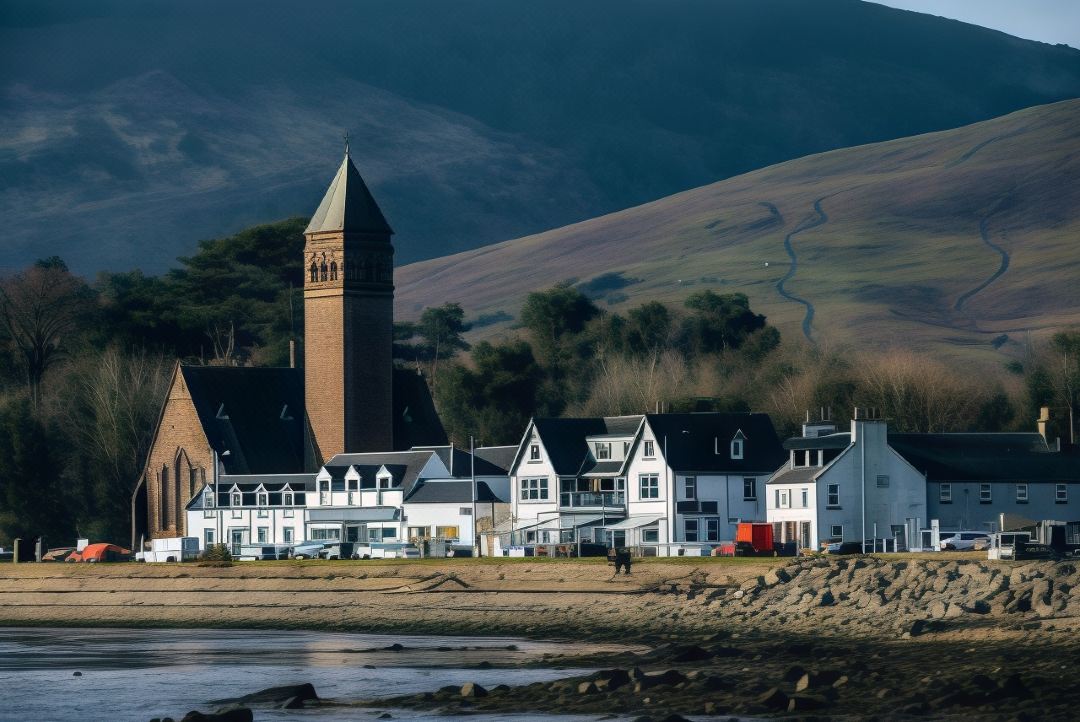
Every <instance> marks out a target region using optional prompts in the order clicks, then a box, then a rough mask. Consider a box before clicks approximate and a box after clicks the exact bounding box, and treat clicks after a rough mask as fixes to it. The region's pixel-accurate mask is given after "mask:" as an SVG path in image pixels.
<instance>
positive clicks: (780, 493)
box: [776, 489, 791, 509]
mask: <svg viewBox="0 0 1080 722" xmlns="http://www.w3.org/2000/svg"><path fill="white" fill-rule="evenodd" d="M790 507H791V492H789V491H788V490H787V489H777V490H776V508H777V509H788V508H790Z"/></svg>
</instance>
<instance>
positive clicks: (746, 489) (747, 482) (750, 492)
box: [742, 476, 757, 501]
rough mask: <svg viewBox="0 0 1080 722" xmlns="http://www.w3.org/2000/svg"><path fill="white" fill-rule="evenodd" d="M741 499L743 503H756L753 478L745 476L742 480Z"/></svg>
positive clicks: (755, 489) (754, 480)
mask: <svg viewBox="0 0 1080 722" xmlns="http://www.w3.org/2000/svg"><path fill="white" fill-rule="evenodd" d="M742 498H743V501H757V480H756V479H754V477H752V476H747V477H744V478H743V480H742Z"/></svg>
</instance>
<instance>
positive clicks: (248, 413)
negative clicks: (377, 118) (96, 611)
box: [132, 148, 446, 547]
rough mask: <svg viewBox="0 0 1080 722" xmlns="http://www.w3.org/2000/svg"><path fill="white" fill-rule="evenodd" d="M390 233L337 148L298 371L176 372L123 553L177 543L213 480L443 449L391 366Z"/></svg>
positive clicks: (313, 245)
mask: <svg viewBox="0 0 1080 722" xmlns="http://www.w3.org/2000/svg"><path fill="white" fill-rule="evenodd" d="M391 235H393V230H392V229H391V228H390V225H389V224H388V223H387V222H386V218H385V217H384V216H383V214H382V211H381V210H380V209H379V206H378V204H377V203H376V202H375V199H374V198H373V197H372V195H371V192H370V191H369V190H368V188H367V185H366V184H365V183H364V180H363V179H362V178H361V177H360V173H359V172H358V171H357V170H356V166H355V165H353V162H352V159H351V157H350V156H349V152H348V148H346V151H345V157H344V159H343V160H342V162H341V166H340V167H339V168H338V171H337V174H336V175H335V176H334V179H333V181H331V183H330V187H329V189H328V190H327V191H326V195H325V196H324V197H323V200H322V202H321V203H320V204H319V207H318V209H317V210H316V211H315V215H314V216H313V217H312V219H311V223H310V224H308V227H307V229H306V230H305V231H304V236H305V239H306V243H305V248H304V257H303V259H297V262H298V263H302V264H303V267H304V368H303V369H298V368H295V367H288V368H260V367H237V366H205V365H193V364H186V363H177V364H176V366H175V367H174V370H173V374H172V379H171V381H170V385H169V392H168V395H167V397H166V400H165V403H164V405H163V407H162V410H161V414H160V416H159V417H158V423H157V429H156V431H155V433H154V438H153V442H152V444H151V447H150V452H149V454H148V456H147V461H146V466H145V467H144V469H143V473H142V476H141V477H140V479H139V482H138V485H137V487H136V490H135V493H134V495H133V496H132V545H133V547H134V545H135V543H136V542H137V541H138V539H139V537H140V536H141V535H145V536H146V538H151V539H152V538H162V537H172V536H183V535H185V534H186V533H187V529H186V526H187V521H186V516H185V507H186V506H187V504H188V502H189V501H190V500H191V498H192V497H193V496H194V495H195V494H196V493H198V491H199V490H200V489H202V488H203V487H204V485H205V484H207V483H212V482H213V480H214V478H215V473H216V474H219V475H220V474H229V475H244V474H259V475H275V474H302V473H310V474H314V473H315V472H317V471H318V470H319V468H320V467H321V465H322V464H323V463H324V462H325V461H326V460H329V459H331V458H333V457H335V456H337V455H339V454H343V453H365V452H386V451H393V450H403V449H409V448H411V447H413V446H423V445H428V446H433V445H441V444H445V443H446V433H445V431H444V430H443V428H442V425H441V423H440V422H439V419H438V416H437V414H436V413H435V408H434V404H433V403H432V400H431V396H430V394H429V393H428V389H427V385H426V383H425V382H424V379H423V378H421V377H420V376H418V375H417V374H416V373H415V372H413V371H409V370H406V369H399V368H395V367H394V364H393V355H392V354H393V325H394V316H393V314H394V247H393V245H392V244H391V241H390V237H391Z"/></svg>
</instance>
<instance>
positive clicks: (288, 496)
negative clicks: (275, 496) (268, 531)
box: [281, 491, 293, 506]
mask: <svg viewBox="0 0 1080 722" xmlns="http://www.w3.org/2000/svg"><path fill="white" fill-rule="evenodd" d="M281 503H282V505H284V506H292V505H293V495H292V492H291V491H286V492H285V493H284V494H282V495H281Z"/></svg>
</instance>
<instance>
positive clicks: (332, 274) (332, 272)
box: [330, 261, 337, 281]
mask: <svg viewBox="0 0 1080 722" xmlns="http://www.w3.org/2000/svg"><path fill="white" fill-rule="evenodd" d="M330 280H331V281H336V280H337V261H330Z"/></svg>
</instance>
